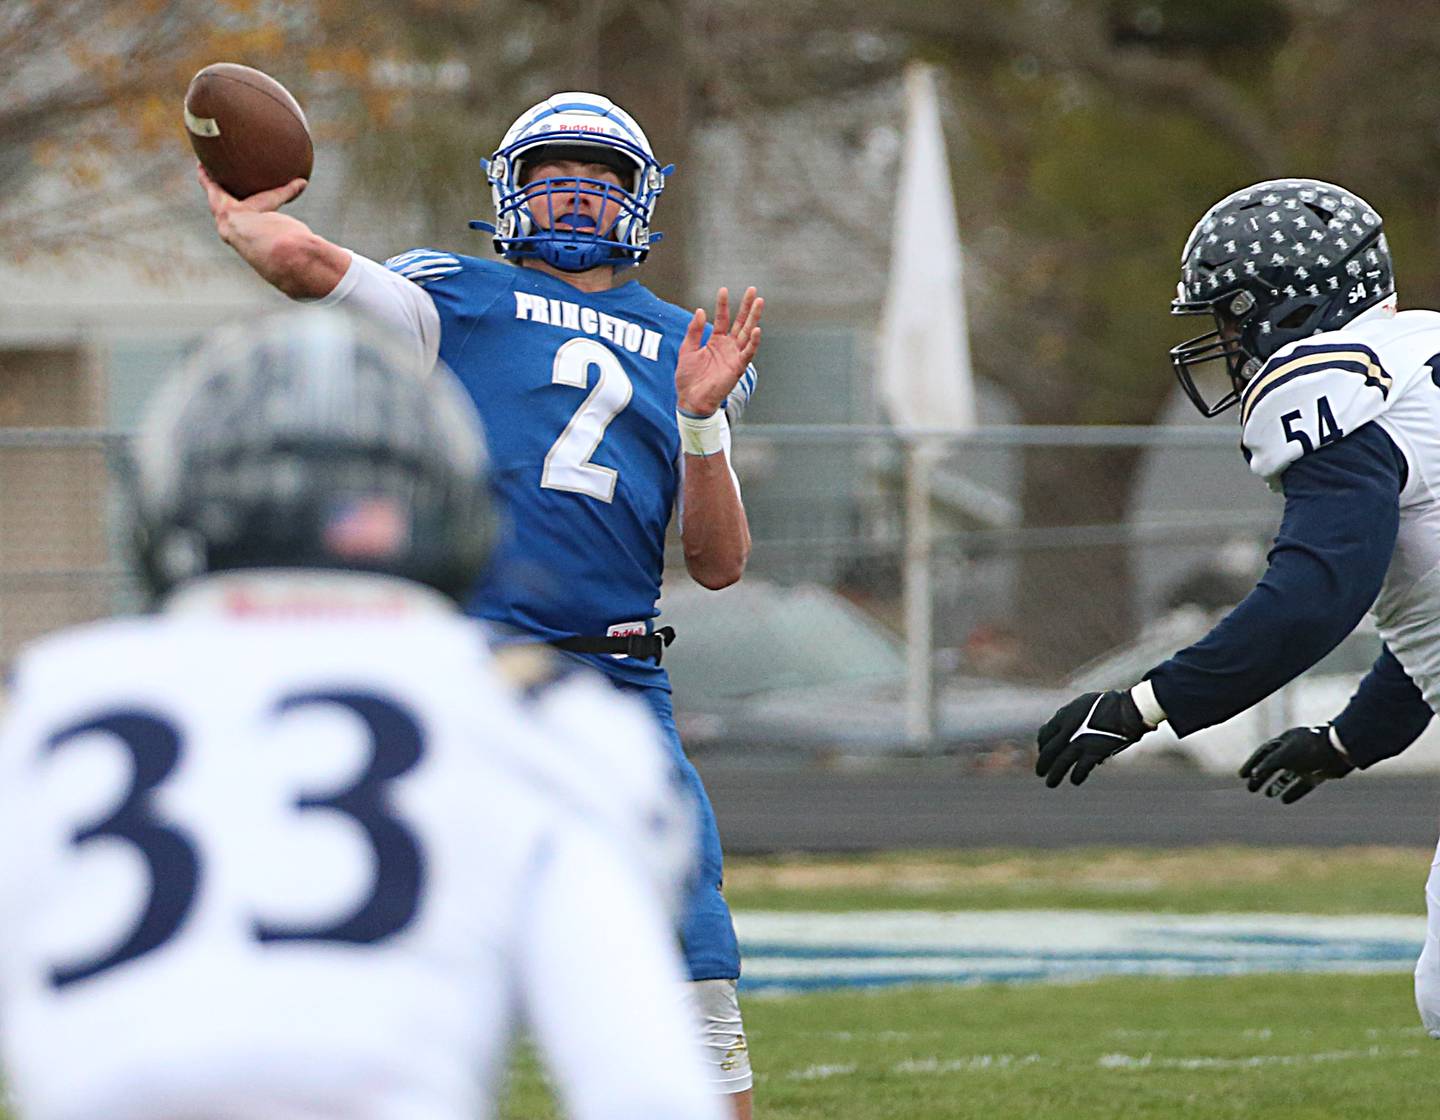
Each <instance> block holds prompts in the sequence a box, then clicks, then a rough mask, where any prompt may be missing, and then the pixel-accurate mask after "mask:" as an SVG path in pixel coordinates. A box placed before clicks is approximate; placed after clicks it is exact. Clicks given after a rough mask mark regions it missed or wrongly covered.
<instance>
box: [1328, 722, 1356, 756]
mask: <svg viewBox="0 0 1440 1120" xmlns="http://www.w3.org/2000/svg"><path fill="white" fill-rule="evenodd" d="M1330 745H1331V746H1332V747H1334V748H1335V753H1336V754H1338V755H1339V756H1340V757H1341V758H1343V759H1344V760H1345V761H1346V762H1348V763H1349V764H1350V765H1351V766H1354V765H1355V760H1354V759H1353V758H1351V757H1350V752H1349V751H1347V750H1346V749H1345V744H1344V743H1342V742H1341V741H1340V732H1338V731H1336V730H1335V725H1334V724H1333V723H1332V724H1330Z"/></svg>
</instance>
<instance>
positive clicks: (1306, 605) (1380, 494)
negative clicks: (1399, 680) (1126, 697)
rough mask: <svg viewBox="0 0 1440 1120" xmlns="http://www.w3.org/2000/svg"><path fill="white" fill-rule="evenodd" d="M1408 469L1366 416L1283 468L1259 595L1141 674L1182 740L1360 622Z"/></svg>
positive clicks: (1292, 672)
mask: <svg viewBox="0 0 1440 1120" xmlns="http://www.w3.org/2000/svg"><path fill="white" fill-rule="evenodd" d="M1405 476H1406V467H1405V459H1404V457H1403V456H1402V455H1401V454H1400V450H1399V448H1397V447H1396V446H1395V444H1394V441H1392V440H1391V439H1390V437H1389V435H1387V434H1386V432H1385V431H1384V429H1383V428H1381V427H1380V426H1379V425H1378V424H1373V423H1371V424H1365V425H1363V426H1362V427H1360V428H1357V429H1356V430H1355V431H1354V432H1352V433H1351V434H1350V435H1348V436H1346V437H1345V438H1344V439H1341V440H1337V441H1336V442H1334V443H1331V444H1327V445H1326V446H1324V447H1321V448H1319V449H1317V450H1316V451H1313V452H1311V453H1310V454H1308V455H1305V456H1303V457H1302V458H1300V459H1298V460H1296V461H1295V462H1294V463H1292V464H1291V465H1290V467H1289V468H1288V469H1287V470H1286V471H1285V473H1284V474H1283V475H1282V476H1281V482H1282V484H1283V485H1284V489H1285V515H1284V517H1283V518H1282V520H1281V522H1280V532H1279V535H1278V536H1276V538H1275V545H1274V547H1273V548H1271V550H1270V556H1269V567H1268V568H1267V569H1266V571H1265V574H1264V576H1262V577H1261V579H1260V582H1259V583H1258V584H1257V585H1256V587H1255V590H1253V591H1251V592H1250V594H1249V595H1247V596H1246V597H1245V598H1244V599H1243V600H1242V601H1241V602H1240V604H1239V605H1238V606H1236V608H1235V609H1234V610H1232V611H1231V612H1230V613H1229V614H1228V615H1226V616H1225V617H1224V618H1223V619H1221V620H1220V622H1219V623H1218V624H1217V625H1216V626H1215V628H1214V629H1213V630H1211V631H1210V633H1209V634H1207V635H1206V636H1205V637H1204V638H1202V639H1200V641H1198V642H1196V643H1195V644H1194V645H1193V646H1190V647H1189V648H1188V649H1183V650H1181V651H1180V652H1179V653H1177V654H1176V655H1175V656H1174V657H1172V658H1170V660H1168V661H1166V662H1164V663H1162V664H1161V665H1159V666H1157V667H1156V668H1155V669H1152V670H1151V671H1150V672H1149V673H1148V674H1147V677H1148V678H1149V680H1150V681H1151V682H1152V684H1153V686H1154V689H1155V698H1156V700H1158V701H1159V703H1160V706H1161V707H1162V708H1164V709H1165V714H1166V717H1167V718H1168V719H1169V721H1170V726H1171V727H1172V728H1174V730H1175V733H1176V734H1177V735H1189V734H1190V733H1191V732H1193V731H1199V730H1200V729H1201V728H1202V727H1210V726H1212V725H1214V724H1217V723H1223V722H1224V721H1225V720H1227V719H1229V718H1230V717H1231V716H1233V715H1236V714H1237V713H1239V712H1243V711H1244V710H1245V709H1246V708H1249V707H1250V706H1252V705H1253V704H1256V703H1257V702H1259V701H1260V700H1263V699H1264V698H1265V697H1266V696H1269V695H1270V694H1271V693H1272V692H1274V691H1275V690H1276V689H1278V688H1279V687H1280V686H1281V685H1283V684H1285V683H1286V682H1288V681H1290V680H1292V679H1294V678H1295V677H1297V676H1299V675H1300V674H1301V673H1303V672H1304V671H1305V670H1306V669H1308V668H1310V666H1312V665H1314V664H1315V663H1316V662H1317V661H1319V660H1320V659H1321V658H1322V657H1324V656H1325V655H1326V654H1327V653H1329V652H1330V651H1331V650H1332V649H1334V648H1335V646H1336V645H1338V644H1339V642H1340V639H1342V638H1343V637H1345V635H1347V634H1348V633H1350V631H1351V630H1353V629H1354V628H1355V625H1356V624H1357V623H1358V622H1359V621H1360V619H1361V618H1362V617H1363V616H1364V614H1365V612H1366V611H1367V610H1368V609H1369V608H1370V604H1371V603H1373V602H1374V601H1375V596H1376V595H1377V594H1379V592H1380V584H1381V583H1382V582H1383V580H1384V578H1385V571H1386V569H1387V568H1388V567H1389V566H1390V554H1391V552H1392V551H1393V550H1394V547H1395V534H1396V531H1397V530H1398V529H1399V525H1400V506H1399V497H1400V491H1401V489H1402V488H1403V486H1404V482H1405ZM1342 734H1343V733H1342Z"/></svg>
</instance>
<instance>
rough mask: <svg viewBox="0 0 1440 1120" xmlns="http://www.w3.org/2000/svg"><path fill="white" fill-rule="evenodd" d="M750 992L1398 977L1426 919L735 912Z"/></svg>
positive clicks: (1412, 954) (1412, 958) (1406, 967)
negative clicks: (1154, 979)
mask: <svg viewBox="0 0 1440 1120" xmlns="http://www.w3.org/2000/svg"><path fill="white" fill-rule="evenodd" d="M736 925H737V927H738V929H739V931H740V937H741V944H742V950H743V953H744V956H745V975H744V977H743V978H742V981H741V982H742V985H743V986H744V987H745V988H746V990H748V991H751V992H763V991H772V992H778V991H815V990H820V989H825V988H855V987H887V986H893V985H899V984H980V983H1022V982H1027V981H1028V982H1038V981H1047V980H1048V981H1067V980H1081V979H1094V978H1098V977H1102V976H1223V975H1241V974H1248V973H1260V972H1270V973H1306V972H1316V973H1323V972H1395V971H1408V970H1409V969H1411V968H1413V967H1414V962H1415V958H1416V957H1417V956H1418V955H1419V952H1420V946H1421V943H1422V941H1423V938H1424V932H1425V921H1424V919H1423V918H1420V917H1405V916H1390V915H1380V916H1360V917H1329V916H1313V915H1296V914H1204V915H1171V914H1144V913H1138V914H1137V913H1113V912H1100V911H976V912H961V913H931V912H924V911H892V912H878V913H857V914H833V913H825V914H818V913H817V914H796V913H758V912H750V913H744V912H742V913H739V914H737V915H736Z"/></svg>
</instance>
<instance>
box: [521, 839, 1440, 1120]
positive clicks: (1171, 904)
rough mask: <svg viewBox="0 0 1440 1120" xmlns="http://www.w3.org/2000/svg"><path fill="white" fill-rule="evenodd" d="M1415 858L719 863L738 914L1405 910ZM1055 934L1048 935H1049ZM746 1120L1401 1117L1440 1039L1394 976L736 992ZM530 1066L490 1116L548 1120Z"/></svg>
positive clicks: (1435, 1075) (1427, 1089) (1416, 887)
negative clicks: (742, 1030) (743, 1024)
mask: <svg viewBox="0 0 1440 1120" xmlns="http://www.w3.org/2000/svg"><path fill="white" fill-rule="evenodd" d="M1430 859H1431V855H1430V853H1429V852H1428V851H1421V850H1410V849H1383V848H1365V849H1347V850H1340V851H1333V852H1318V851H1315V850H1309V849H1295V850H1287V851H1267V852H1260V851H1256V850H1253V849H1212V850H1206V851H1189V852H1184V851H1182V852H1173V853H1170V852H1149V851H1117V850H1106V851H1095V852H1086V853H1078V854H1077V853H1073V852H1072V853H1065V854H1057V855H1049V854H1045V853H1033V852H1026V853H1021V852H978V853H961V854H948V853H947V854H924V855H914V854H903V855H902V854H895V855H884V856H875V857H858V858H852V857H826V858H812V857H805V858H788V859H787V858H775V859H763V860H739V861H735V862H734V863H733V865H732V868H731V873H730V881H731V884H732V885H731V887H730V889H729V892H728V893H729V894H730V897H731V901H732V903H733V904H734V905H735V907H736V909H788V910H831V911H836V910H858V909H893V908H901V909H945V910H948V909H970V910H973V909H989V908H1006V909H1010V908H1023V907H1034V908H1037V909H1041V908H1052V907H1062V908H1063V907H1075V908H1085V909H1127V910H1146V911H1170V912H1180V913H1203V912H1210V911H1236V912H1246V911H1249V912H1257V911H1268V912H1278V911H1287V912H1295V913H1316V914H1321V913H1323V914H1368V913H1390V914H1420V913H1423V911H1424V899H1423V887H1424V881H1425V876H1426V874H1427V872H1428V869H1429V865H1430ZM1057 936H1058V933H1057ZM745 1014H746V1020H747V1022H748V1024H749V1032H750V1044H751V1054H752V1058H753V1060H754V1064H755V1068H756V1071H757V1081H756V1108H755V1115H756V1117H757V1118H759V1120H821V1118H825V1120H832V1118H836V1120H838V1118H843V1120H881V1118H885V1120H891V1118H894V1120H959V1118H970V1117H974V1118H977V1120H979V1118H984V1120H1009V1118H1011V1117H1017V1118H1019V1117H1023V1118H1026V1120H1130V1118H1136V1120H1140V1118H1146V1120H1148V1118H1152V1117H1153V1118H1156V1120H1159V1118H1171V1117H1179V1118H1185V1120H1201V1118H1203V1120H1212V1118H1213V1120H1221V1118H1226V1120H1229V1118H1235V1120H1239V1118H1247V1120H1248V1118H1253V1117H1261V1118H1271V1117H1273V1118H1276V1120H1322V1118H1323V1120H1409V1118H1411V1117H1427V1116H1432V1115H1435V1114H1436V1113H1437V1111H1440V1105H1437V1104H1436V1101H1435V1099H1434V1098H1435V1094H1436V1092H1437V1091H1440V1043H1435V1042H1431V1041H1430V1040H1429V1039H1427V1038H1426V1037H1425V1036H1424V1033H1423V1031H1422V1030H1421V1029H1420V1026H1419V1020H1418V1018H1417V1016H1416V1012H1415V1005H1414V999H1413V994H1412V989H1411V979H1410V977H1409V975H1407V974H1387V975H1377V976H1350V975H1331V976H1321V975H1298V976H1290V975H1277V976H1248V977H1235V978H1231V977H1226V978H1218V979H1217V978H1203V979H1183V980H1161V979H1153V978H1120V979H1110V980H1102V981H1095V982H1089V983H1082V984H1063V985H1056V984H1024V985H993V986H983V987H946V986H934V987H913V988H892V989H883V990H878V991H843V992H827V993H818V994H805V995H775V996H764V997H759V998H754V999H751V1000H749V1001H748V1003H747V1004H746V1008H745ZM559 1115H560V1113H558V1112H557V1111H556V1110H555V1107H554V1105H553V1103H552V1102H551V1099H550V1096H549V1093H548V1092H547V1090H546V1089H545V1086H544V1083H543V1080H542V1078H541V1076H540V1074H539V1073H538V1071H537V1067H536V1063H535V1061H534V1060H533V1058H532V1057H530V1056H529V1055H524V1056H522V1057H521V1059H520V1060H519V1061H518V1062H517V1064H516V1066H515V1069H514V1071H513V1074H512V1085H511V1093H510V1097H509V1100H508V1102H507V1104H506V1106H505V1109H504V1111H503V1116H504V1117H505V1120H547V1118H550V1117H556V1116H559Z"/></svg>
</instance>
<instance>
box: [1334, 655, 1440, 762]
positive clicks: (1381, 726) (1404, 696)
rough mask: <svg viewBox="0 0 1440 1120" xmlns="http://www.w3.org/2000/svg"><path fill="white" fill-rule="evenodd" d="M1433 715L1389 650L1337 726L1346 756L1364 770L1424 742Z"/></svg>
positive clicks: (1356, 693) (1354, 697)
mask: <svg viewBox="0 0 1440 1120" xmlns="http://www.w3.org/2000/svg"><path fill="white" fill-rule="evenodd" d="M1433 714H1434V713H1432V712H1431V711H1430V705H1429V704H1427V703H1426V702H1425V697H1424V696H1422V695H1421V694H1420V689H1419V688H1417V687H1416V685H1415V682H1414V681H1412V680H1411V679H1410V676H1409V674H1408V673H1406V672H1405V670H1404V668H1403V667H1402V666H1401V664H1400V662H1399V661H1397V660H1396V659H1395V655H1394V654H1393V653H1391V652H1390V647H1389V646H1386V647H1385V648H1383V649H1382V650H1381V651H1380V656H1379V657H1377V658H1376V659H1375V664H1374V665H1372V666H1371V667H1370V671H1369V672H1368V673H1366V674H1365V679H1364V680H1362V681H1361V682H1360V687H1359V688H1357V689H1356V690H1355V695H1354V696H1352V697H1350V703H1348V704H1346V705H1345V710H1344V711H1343V712H1341V713H1340V714H1339V715H1338V716H1336V717H1335V720H1334V723H1335V730H1336V732H1337V733H1338V734H1339V735H1340V742H1342V743H1344V744H1345V753H1346V754H1348V755H1349V756H1350V758H1351V760H1352V761H1353V762H1354V763H1355V765H1356V766H1358V767H1360V769H1362V770H1363V769H1365V768H1366V767H1367V766H1374V765H1375V763H1377V762H1381V761H1383V760H1385V759H1387V758H1394V757H1395V756H1396V755H1397V754H1399V753H1400V752H1401V751H1403V750H1404V749H1405V748H1406V747H1408V746H1409V745H1410V744H1411V743H1413V742H1414V741H1415V740H1416V739H1418V738H1420V733H1421V732H1422V731H1424V730H1425V728H1426V727H1428V726H1429V725H1430V717H1431V715H1433Z"/></svg>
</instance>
